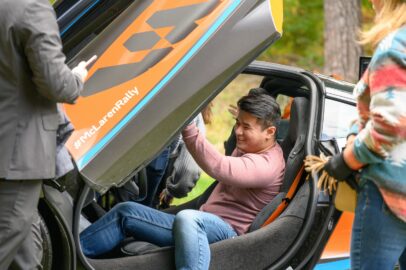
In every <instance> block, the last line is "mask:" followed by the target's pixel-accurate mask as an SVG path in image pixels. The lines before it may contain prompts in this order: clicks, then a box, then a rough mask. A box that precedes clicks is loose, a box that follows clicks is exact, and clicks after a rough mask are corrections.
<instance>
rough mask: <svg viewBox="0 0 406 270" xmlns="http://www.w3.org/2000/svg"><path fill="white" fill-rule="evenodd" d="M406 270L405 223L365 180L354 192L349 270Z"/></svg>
mask: <svg viewBox="0 0 406 270" xmlns="http://www.w3.org/2000/svg"><path fill="white" fill-rule="evenodd" d="M397 261H399V264H400V266H401V269H402V270H405V269H406V223H405V222H403V221H401V220H400V219H398V218H396V217H395V216H394V215H393V214H392V213H391V212H390V210H389V209H388V207H387V206H386V204H385V203H384V201H383V199H382V196H381V193H380V192H379V189H378V188H377V186H376V185H375V184H374V183H373V182H372V181H369V180H368V181H366V183H365V184H364V185H363V186H362V187H361V190H360V192H359V193H358V199H357V207H356V209H355V220H354V224H353V228H352V239H351V269H352V270H358V269H365V270H366V269H368V270H374V269H377V270H386V269H387V270H393V269H394V266H395V264H396V262H397Z"/></svg>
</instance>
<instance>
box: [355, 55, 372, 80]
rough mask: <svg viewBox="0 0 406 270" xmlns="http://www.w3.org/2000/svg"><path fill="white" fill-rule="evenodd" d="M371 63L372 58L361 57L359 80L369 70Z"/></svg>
mask: <svg viewBox="0 0 406 270" xmlns="http://www.w3.org/2000/svg"><path fill="white" fill-rule="evenodd" d="M369 62H371V57H369V56H361V57H360V58H359V70H358V80H359V79H361V77H362V75H363V74H364V72H365V70H366V69H367V68H368V65H369Z"/></svg>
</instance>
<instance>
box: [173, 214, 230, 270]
mask: <svg viewBox="0 0 406 270" xmlns="http://www.w3.org/2000/svg"><path fill="white" fill-rule="evenodd" d="M173 234H174V238H175V263H176V269H178V270H179V269H181V270H183V269H193V270H201V269H209V265H210V247H209V244H211V243H215V242H218V241H221V240H225V239H228V238H232V237H235V236H237V233H236V232H235V231H234V229H233V228H232V227H231V226H230V225H229V224H228V223H227V222H225V221H224V220H222V219H221V218H220V217H218V216H216V215H213V214H210V213H206V212H202V211H197V210H183V211H180V212H179V213H178V214H177V215H176V217H175V222H174V225H173Z"/></svg>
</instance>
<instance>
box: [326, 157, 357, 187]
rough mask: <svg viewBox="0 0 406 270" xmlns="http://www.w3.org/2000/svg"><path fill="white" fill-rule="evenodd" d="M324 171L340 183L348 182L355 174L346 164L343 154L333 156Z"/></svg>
mask: <svg viewBox="0 0 406 270" xmlns="http://www.w3.org/2000/svg"><path fill="white" fill-rule="evenodd" d="M324 170H325V171H326V172H327V173H328V174H329V175H330V176H332V177H333V178H335V179H337V180H338V181H343V180H346V179H347V178H348V177H349V176H350V175H351V174H352V172H353V170H352V169H351V168H350V167H348V165H347V163H345V161H344V157H343V153H341V154H337V155H335V156H332V157H331V158H330V159H329V160H328V161H327V163H326V164H325V165H324Z"/></svg>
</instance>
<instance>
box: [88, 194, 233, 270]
mask: <svg viewBox="0 0 406 270" xmlns="http://www.w3.org/2000/svg"><path fill="white" fill-rule="evenodd" d="M128 236H132V237H134V239H135V240H139V241H147V242H150V243H153V244H155V245H158V246H173V245H175V246H176V248H175V262H176V269H193V270H196V269H209V265H210V248H209V244H211V243H214V242H217V241H220V240H224V239H228V238H232V237H235V236H237V233H236V232H235V231H234V229H233V228H232V227H231V226H230V225H229V224H228V223H227V222H225V221H224V220H222V219H221V218H220V217H218V216H216V215H213V214H210V213H206V212H202V211H197V210H183V211H180V212H179V213H178V214H177V215H176V216H175V215H172V214H167V213H163V212H161V211H158V210H156V209H153V208H150V207H146V206H144V205H141V204H138V203H135V202H124V203H120V204H118V205H116V206H115V207H114V208H113V209H111V211H110V212H108V213H107V214H106V215H104V216H103V217H102V218H101V219H99V220H97V221H96V222H95V223H94V224H92V225H91V226H90V227H88V228H87V229H85V230H84V231H83V232H82V233H81V234H80V243H81V246H82V250H83V253H84V254H85V255H86V256H88V257H96V256H99V255H102V254H104V253H106V252H109V251H111V250H113V249H114V248H116V247H118V246H119V245H120V243H121V241H122V240H123V239H125V238H126V237H128Z"/></svg>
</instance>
